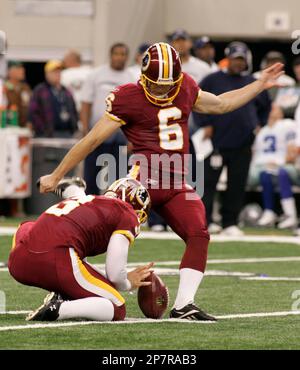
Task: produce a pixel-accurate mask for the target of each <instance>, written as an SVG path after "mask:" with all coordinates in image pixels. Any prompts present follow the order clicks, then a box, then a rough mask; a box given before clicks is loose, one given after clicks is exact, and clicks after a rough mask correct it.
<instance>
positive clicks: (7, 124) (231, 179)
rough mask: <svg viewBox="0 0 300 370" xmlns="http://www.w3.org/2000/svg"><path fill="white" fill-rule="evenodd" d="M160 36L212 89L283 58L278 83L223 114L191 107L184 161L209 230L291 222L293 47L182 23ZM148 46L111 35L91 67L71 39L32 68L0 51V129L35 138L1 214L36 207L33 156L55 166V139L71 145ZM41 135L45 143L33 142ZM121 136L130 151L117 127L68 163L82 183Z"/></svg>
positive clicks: (296, 114) (157, 227)
mask: <svg viewBox="0 0 300 370" xmlns="http://www.w3.org/2000/svg"><path fill="white" fill-rule="evenodd" d="M166 41H167V42H169V43H170V44H171V45H172V46H173V47H174V48H175V49H176V50H177V51H178V53H179V54H180V57H181V61H182V69H183V71H184V72H186V73H188V74H190V75H191V76H192V77H193V79H194V80H195V81H196V82H197V83H198V84H199V86H200V87H201V88H202V89H203V90H205V91H208V92H212V93H214V94H217V95H218V94H222V93H224V92H226V91H229V90H232V89H237V88H240V87H242V86H244V85H246V84H248V83H250V82H252V81H254V80H255V79H258V78H259V77H260V72H259V71H260V70H261V69H264V68H266V67H268V66H271V65H272V64H274V63H277V62H281V63H283V64H284V65H285V70H286V73H285V74H284V75H283V76H281V77H280V81H279V82H280V87H278V88H276V89H273V90H271V91H269V92H264V93H262V94H261V95H260V96H258V97H257V98H256V99H255V100H253V101H252V102H251V103H249V104H247V105H246V106H245V107H243V108H240V109H239V110H237V111H235V112H232V113H229V114H226V115H224V116H213V115H203V114H193V115H192V116H191V117H190V119H189V126H190V139H191V140H190V144H191V154H192V156H193V162H194V163H196V162H202V164H203V166H204V189H205V190H204V196H203V201H204V204H205V206H206V210H207V221H208V224H209V230H210V232H211V233H223V234H224V235H234V236H240V235H243V231H242V230H241V227H240V226H256V227H277V228H279V229H293V230H297V228H298V217H299V212H300V207H299V196H298V194H299V193H300V154H299V153H300V151H299V149H300V56H296V55H294V56H292V57H291V55H290V53H289V55H288V56H287V55H286V54H285V53H284V52H283V50H282V47H279V48H278V49H277V48H276V47H274V46H276V44H274V43H273V44H272V45H270V46H269V47H267V48H266V49H264V50H265V54H264V55H262V52H261V50H260V49H257V48H254V47H253V45H252V44H251V43H245V42H241V41H239V40H234V39H233V40H231V42H226V43H225V42H219V41H214V40H213V39H211V38H210V37H208V36H205V35H203V36H201V37H199V38H194V37H193V38H192V37H191V36H190V35H189V34H188V32H187V31H186V30H184V29H177V30H174V32H173V33H171V34H170V35H169V36H168V38H167V40H166ZM8 43H9V40H8ZM149 46H150V42H148V40H145V42H144V43H142V44H140V45H139V46H138V48H137V50H129V46H127V45H126V44H125V43H123V42H118V43H114V44H113V45H111V46H110V50H109V58H108V62H107V63H105V64H102V65H99V66H97V67H92V66H91V65H90V64H87V63H84V62H83V58H82V55H81V53H80V52H79V51H77V50H75V49H70V50H66V51H65V55H64V57H63V58H62V59H61V60H57V59H51V60H48V61H47V62H45V63H39V64H38V65H36V66H35V68H33V67H32V65H29V63H26V62H25V63H24V62H22V61H21V60H9V59H8V58H7V57H6V56H5V54H3V55H1V56H0V81H1V85H0V86H1V96H0V97H1V106H0V114H1V117H0V122H1V129H2V130H5V129H11V128H16V127H20V128H26V129H28V130H30V132H31V135H32V137H33V138H34V140H35V141H34V140H33V142H34V143H36V146H34V148H33V162H34V164H33V169H32V170H33V171H32V183H33V186H32V195H31V197H29V200H28V199H27V201H25V202H24V201H20V200H17V199H4V198H5V197H2V199H1V200H0V215H3V216H20V215H24V213H38V211H39V208H38V207H41V208H43V207H44V205H41V203H40V202H41V201H40V200H39V199H40V198H38V195H37V190H36V189H35V187H34V182H35V181H36V180H37V178H38V177H39V176H40V175H43V174H45V173H47V172H49V170H51V166H50V167H49V163H48V165H47V163H46V162H47V161H46V160H44V161H43V160H42V157H45V156H48V157H49V156H50V157H51V153H52V154H53V158H54V159H53V158H52V162H53V163H52V166H54V167H55V166H56V165H57V163H58V162H59V161H60V160H61V159H62V157H63V155H64V154H65V152H66V150H67V148H66V147H65V146H64V144H63V143H66V142H67V141H68V140H70V145H71V144H72V143H74V142H76V141H77V140H79V139H80V138H81V137H83V136H84V135H86V134H87V133H88V132H89V130H90V129H91V128H92V127H93V125H95V123H96V122H97V120H98V119H99V118H100V117H101V115H102V114H103V113H104V111H105V109H106V105H105V98H106V97H107V95H108V94H109V93H110V91H111V90H113V89H114V88H115V87H116V86H118V85H122V84H126V83H137V81H138V79H139V75H140V66H141V60H142V55H143V54H144V52H145V51H146V50H147V48H148V47H149ZM271 46H272V47H271ZM257 51H258V52H257ZM130 53H131V55H133V54H134V64H132V65H128V64H129V63H128V61H129V55H130ZM1 129H0V132H1ZM44 139H45V140H47V141H46V143H47V144H45V145H42V144H41V145H40V146H39V144H38V143H43V140H44ZM49 140H50V141H51V140H52V142H53V145H51V144H49ZM63 140H65V141H63ZM124 145H127V148H128V153H129V154H130V143H127V142H126V139H125V137H124V135H123V134H122V132H121V131H120V132H118V133H117V134H115V135H114V136H113V137H111V138H109V139H108V140H107V141H106V142H105V143H104V144H103V145H101V146H100V147H99V148H97V149H96V150H95V151H94V152H93V153H91V154H90V155H89V156H88V157H87V158H86V160H85V162H84V164H82V165H81V166H80V167H79V168H77V169H76V171H75V174H77V175H82V176H83V177H84V178H85V180H86V182H87V193H89V194H97V193H98V192H99V190H98V187H97V185H96V178H97V175H98V173H99V166H95V163H96V160H97V158H98V156H99V155H100V154H102V153H109V154H111V155H113V156H114V157H115V158H116V159H117V163H118V159H119V156H120V155H122V152H121V153H119V147H120V146H124ZM43 146H44V150H43V151H41V150H42V149H41V147H43ZM45 148H46V149H45ZM53 148H57V150H53ZM45 150H46V152H45ZM51 150H52V152H51ZM50 161H51V158H50ZM48 162H49V158H48ZM8 166H9V164H8ZM47 166H48V167H47ZM9 198H10V197H9ZM30 198H31V201H30ZM33 204H34V205H33ZM41 210H42V209H41ZM149 226H150V227H151V228H152V230H154V231H163V230H165V229H167V225H165V224H164V220H162V219H160V218H159V217H158V216H157V215H155V214H152V217H151V218H150V223H149Z"/></svg>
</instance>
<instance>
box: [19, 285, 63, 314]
mask: <svg viewBox="0 0 300 370" xmlns="http://www.w3.org/2000/svg"><path fill="white" fill-rule="evenodd" d="M62 303H63V299H62V298H61V296H60V294H58V293H55V292H52V293H49V294H48V295H47V296H46V298H45V299H44V304H43V305H42V306H41V307H39V308H38V309H37V310H35V311H33V312H31V313H30V314H29V315H28V316H27V317H26V321H55V320H56V319H57V318H58V316H59V314H58V311H59V308H60V305H61V304H62Z"/></svg>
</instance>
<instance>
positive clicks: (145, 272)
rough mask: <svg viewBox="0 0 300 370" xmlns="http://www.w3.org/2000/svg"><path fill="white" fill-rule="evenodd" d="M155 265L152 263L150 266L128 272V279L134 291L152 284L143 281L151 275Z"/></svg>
mask: <svg viewBox="0 0 300 370" xmlns="http://www.w3.org/2000/svg"><path fill="white" fill-rule="evenodd" d="M153 265H154V262H151V263H149V264H148V265H145V266H140V267H137V268H136V269H135V270H133V271H130V272H128V274H127V279H128V280H129V281H130V283H131V288H132V289H135V288H139V287H140V286H147V285H151V282H147V281H143V280H145V279H146V278H147V277H148V276H149V275H150V274H151V272H152V270H151V267H153Z"/></svg>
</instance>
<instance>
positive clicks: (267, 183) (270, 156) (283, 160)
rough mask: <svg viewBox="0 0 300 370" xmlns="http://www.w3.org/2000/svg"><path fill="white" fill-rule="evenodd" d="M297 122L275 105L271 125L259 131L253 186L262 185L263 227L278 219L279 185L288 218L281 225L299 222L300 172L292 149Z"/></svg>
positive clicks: (260, 223)
mask: <svg viewBox="0 0 300 370" xmlns="http://www.w3.org/2000/svg"><path fill="white" fill-rule="evenodd" d="M295 138H296V123H295V121H293V120H290V119H283V113H282V110H281V108H279V107H278V106H276V105H275V104H274V105H273V106H272V111H271V113H270V117H269V121H268V124H267V126H265V127H263V128H262V129H261V130H260V132H259V133H258V135H257V137H256V140H255V143H254V148H253V151H254V153H253V160H252V164H251V168H250V174H249V183H250V185H251V186H257V185H259V184H260V185H261V186H262V196H263V206H264V212H263V215H262V217H261V218H260V219H259V221H258V225H259V226H273V225H274V224H275V221H276V219H277V215H276V213H275V212H274V208H275V207H274V192H275V190H276V187H278V190H279V193H280V201H281V206H282V210H283V213H284V216H285V217H284V219H283V221H282V222H280V223H279V224H278V227H279V228H280V229H284V228H293V227H295V226H296V224H297V211H296V205H295V199H294V196H293V193H292V183H296V182H297V181H298V179H297V171H296V169H295V167H294V165H293V164H292V163H290V161H291V158H290V150H292V149H293V147H294V145H295Z"/></svg>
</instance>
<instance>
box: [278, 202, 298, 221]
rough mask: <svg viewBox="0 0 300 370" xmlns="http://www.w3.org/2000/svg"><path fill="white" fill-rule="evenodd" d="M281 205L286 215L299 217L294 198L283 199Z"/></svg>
mask: <svg viewBox="0 0 300 370" xmlns="http://www.w3.org/2000/svg"><path fill="white" fill-rule="evenodd" d="M280 202H281V207H282V210H283V213H284V214H285V215H286V216H289V217H293V218H296V217H297V209H296V203H295V199H294V198H286V199H281V200H280Z"/></svg>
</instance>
